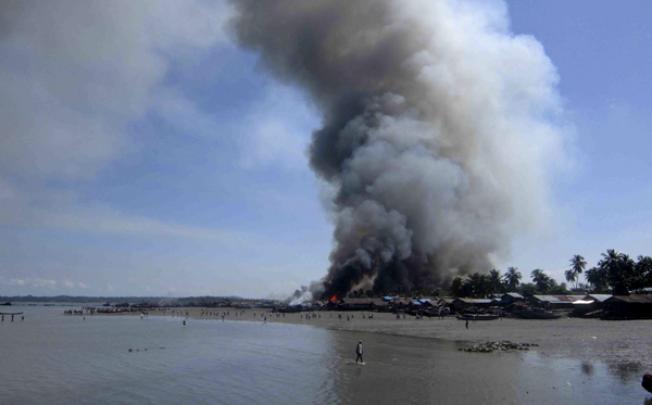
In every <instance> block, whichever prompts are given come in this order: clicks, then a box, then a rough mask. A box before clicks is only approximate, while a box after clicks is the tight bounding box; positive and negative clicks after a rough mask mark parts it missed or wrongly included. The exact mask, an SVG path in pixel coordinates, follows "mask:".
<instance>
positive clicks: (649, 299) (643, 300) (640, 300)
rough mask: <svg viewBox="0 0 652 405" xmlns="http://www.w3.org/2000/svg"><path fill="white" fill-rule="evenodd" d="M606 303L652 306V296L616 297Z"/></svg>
mask: <svg viewBox="0 0 652 405" xmlns="http://www.w3.org/2000/svg"><path fill="white" fill-rule="evenodd" d="M605 302H627V303H629V304H652V295H650V294H632V295H614V296H612V297H611V298H609V299H607V300H606V301H605Z"/></svg>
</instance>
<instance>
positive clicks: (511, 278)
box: [503, 267, 522, 291]
mask: <svg viewBox="0 0 652 405" xmlns="http://www.w3.org/2000/svg"><path fill="white" fill-rule="evenodd" d="M521 278H522V275H521V273H520V272H519V271H518V269H517V268H516V267H510V268H508V269H507V272H505V275H504V276H503V280H504V281H505V286H506V287H507V289H508V290H509V291H515V290H516V287H518V285H519V283H520V282H521Z"/></svg>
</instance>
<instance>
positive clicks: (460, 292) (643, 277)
mask: <svg viewBox="0 0 652 405" xmlns="http://www.w3.org/2000/svg"><path fill="white" fill-rule="evenodd" d="M585 268H586V260H585V259H584V257H582V256H581V255H574V256H573V257H572V258H571V259H570V268H569V269H568V270H566V272H565V277H566V281H568V282H569V283H574V289H575V290H576V291H584V290H590V291H592V292H595V293H611V294H617V295H622V294H629V292H630V291H637V290H640V289H642V288H645V287H652V257H650V256H639V257H638V258H637V260H636V261H634V260H633V259H632V258H631V257H630V256H629V255H627V254H624V253H618V252H616V251H615V250H613V249H609V250H607V251H606V252H605V253H603V254H602V259H600V261H599V262H598V264H597V266H595V267H593V268H590V269H588V270H586V271H585ZM581 274H584V278H585V280H586V282H587V283H588V285H584V284H581V283H580V282H579V280H580V275H581ZM530 278H531V279H532V282H531V283H521V279H522V274H521V273H520V272H519V271H518V269H517V268H516V267H509V268H508V269H507V271H506V272H505V274H503V275H501V274H500V271H499V270H496V269H493V270H491V271H490V272H489V274H481V273H473V274H469V275H467V276H465V277H456V278H454V279H453V281H452V282H451V285H450V287H449V291H450V293H451V294H452V295H453V296H456V297H487V296H489V295H492V294H500V293H504V292H507V291H510V292H512V291H513V292H518V293H520V294H522V295H533V294H568V293H570V291H569V290H568V288H567V285H566V283H561V284H558V283H557V281H556V280H555V279H553V278H552V277H550V276H549V275H547V274H546V273H545V272H544V271H543V270H541V269H534V270H532V272H531V273H530Z"/></svg>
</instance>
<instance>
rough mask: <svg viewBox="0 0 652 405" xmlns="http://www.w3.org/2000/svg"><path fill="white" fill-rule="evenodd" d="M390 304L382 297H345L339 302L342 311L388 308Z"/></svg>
mask: <svg viewBox="0 0 652 405" xmlns="http://www.w3.org/2000/svg"><path fill="white" fill-rule="evenodd" d="M387 306H388V304H387V302H386V301H385V300H383V299H382V298H348V297H346V298H343V299H342V300H340V302H339V303H338V304H337V309H339V310H342V311H377V310H382V309H385V308H387Z"/></svg>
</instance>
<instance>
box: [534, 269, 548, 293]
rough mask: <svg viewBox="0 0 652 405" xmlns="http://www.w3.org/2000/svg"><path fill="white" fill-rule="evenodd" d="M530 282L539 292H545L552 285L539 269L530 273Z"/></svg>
mask: <svg viewBox="0 0 652 405" xmlns="http://www.w3.org/2000/svg"><path fill="white" fill-rule="evenodd" d="M530 276H531V277H532V281H533V282H534V284H535V285H536V286H537V289H538V290H539V291H541V292H546V291H547V290H548V289H549V288H550V287H551V285H552V279H551V278H550V277H549V276H548V275H547V274H546V273H544V272H543V270H541V269H534V270H532V273H530Z"/></svg>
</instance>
